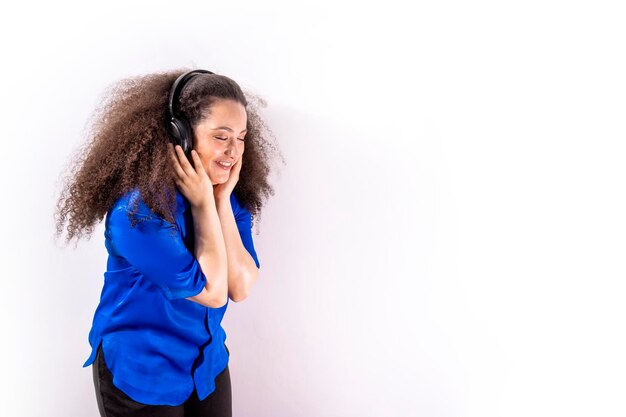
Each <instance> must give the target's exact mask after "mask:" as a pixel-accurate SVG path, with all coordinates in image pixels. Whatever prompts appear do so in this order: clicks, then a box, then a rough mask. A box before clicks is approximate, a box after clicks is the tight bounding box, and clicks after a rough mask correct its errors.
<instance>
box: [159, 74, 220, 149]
mask: <svg viewBox="0 0 626 417" xmlns="http://www.w3.org/2000/svg"><path fill="white" fill-rule="evenodd" d="M199 74H213V73H212V72H211V71H207V70H201V69H200V70H192V71H187V72H185V73H184V74H182V75H181V76H180V77H178V78H177V79H176V81H174V84H172V88H171V90H170V100H169V110H170V133H171V134H172V137H173V139H174V140H173V141H172V142H173V143H174V146H176V145H180V147H181V148H183V151H184V152H185V155H187V158H188V159H189V160H190V161H191V148H192V147H193V130H192V128H191V123H189V120H187V118H186V117H184V116H183V115H181V114H180V113H179V112H178V110H177V109H176V103H178V99H179V98H180V93H181V92H182V91H183V88H184V87H185V84H186V83H187V82H189V81H190V80H191V79H192V78H194V77H195V76H196V75H199Z"/></svg>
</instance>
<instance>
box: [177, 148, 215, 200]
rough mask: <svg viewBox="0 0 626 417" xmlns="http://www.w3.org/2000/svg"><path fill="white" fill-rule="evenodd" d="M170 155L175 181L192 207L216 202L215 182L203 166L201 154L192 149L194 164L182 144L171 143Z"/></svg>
mask: <svg viewBox="0 0 626 417" xmlns="http://www.w3.org/2000/svg"><path fill="white" fill-rule="evenodd" d="M170 157H171V159H172V165H173V166H174V173H175V174H174V181H176V186H177V187H178V189H179V190H180V192H181V193H182V194H183V195H184V196H185V198H187V200H188V201H189V204H190V205H191V207H192V208H194V207H195V208H199V207H202V206H205V205H207V204H211V203H212V204H215V198H214V197H213V184H211V179H210V178H209V176H208V175H207V173H206V171H205V170H204V166H202V161H201V160H200V156H198V153H197V152H196V151H195V150H192V151H191V158H192V159H193V164H194V166H191V164H190V163H189V160H188V159H187V157H186V156H185V153H184V152H183V148H181V146H180V145H176V146H174V145H173V144H170Z"/></svg>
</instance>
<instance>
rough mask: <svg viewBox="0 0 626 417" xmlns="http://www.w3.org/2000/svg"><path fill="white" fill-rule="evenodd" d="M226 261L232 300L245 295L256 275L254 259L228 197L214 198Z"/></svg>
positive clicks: (256, 269)
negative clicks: (238, 227) (244, 241)
mask: <svg viewBox="0 0 626 417" xmlns="http://www.w3.org/2000/svg"><path fill="white" fill-rule="evenodd" d="M215 202H216V207H217V212H218V215H219V220H220V224H221V229H222V233H223V236H224V242H225V244H226V254H227V256H226V257H227V261H228V292H229V296H230V298H231V299H232V300H234V301H239V300H242V299H243V298H245V297H247V295H248V292H249V290H250V288H251V287H252V285H253V284H254V282H255V281H256V278H257V276H258V268H257V267H256V264H255V262H254V259H253V258H252V256H251V255H250V253H249V252H248V250H247V249H246V247H245V246H244V245H243V242H242V241H241V236H240V235H239V230H238V229H237V222H236V220H235V216H234V214H233V209H232V206H231V204H230V197H229V198H225V197H223V198H216V200H215Z"/></svg>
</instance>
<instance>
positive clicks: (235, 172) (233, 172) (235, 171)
mask: <svg viewBox="0 0 626 417" xmlns="http://www.w3.org/2000/svg"><path fill="white" fill-rule="evenodd" d="M242 163H243V155H241V157H240V158H239V161H237V163H236V164H235V165H233V167H232V168H231V169H230V175H229V177H228V181H226V182H225V183H223V184H217V185H215V186H214V187H213V195H214V198H215V200H216V201H217V200H219V199H230V194H231V193H232V192H233V190H234V189H235V185H236V184H237V181H239V173H240V172H241V164H242Z"/></svg>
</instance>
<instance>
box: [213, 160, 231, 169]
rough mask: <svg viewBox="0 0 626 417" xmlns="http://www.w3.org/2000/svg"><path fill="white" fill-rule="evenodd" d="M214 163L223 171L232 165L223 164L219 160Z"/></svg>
mask: <svg viewBox="0 0 626 417" xmlns="http://www.w3.org/2000/svg"><path fill="white" fill-rule="evenodd" d="M216 164H217V165H218V166H219V167H220V168H222V169H223V170H224V171H230V169H231V168H232V167H233V164H232V163H231V164H230V165H228V166H227V165H223V164H222V163H221V162H216Z"/></svg>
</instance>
